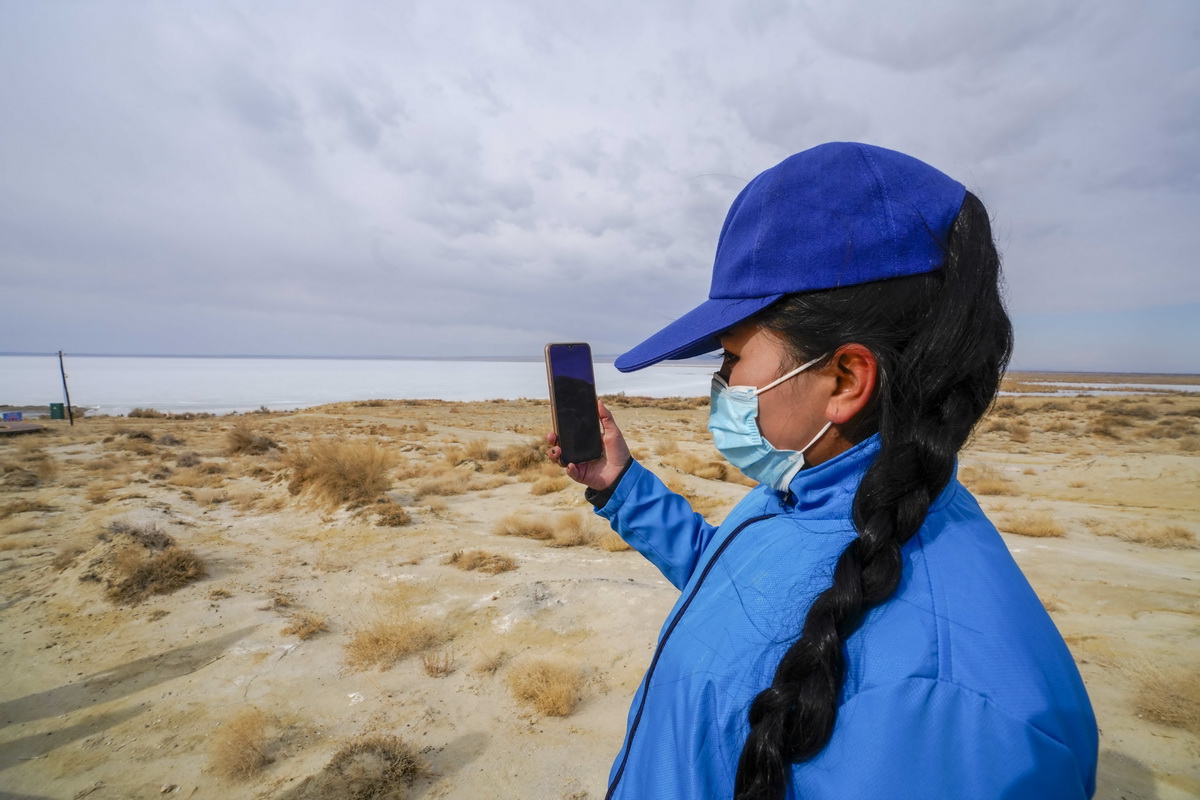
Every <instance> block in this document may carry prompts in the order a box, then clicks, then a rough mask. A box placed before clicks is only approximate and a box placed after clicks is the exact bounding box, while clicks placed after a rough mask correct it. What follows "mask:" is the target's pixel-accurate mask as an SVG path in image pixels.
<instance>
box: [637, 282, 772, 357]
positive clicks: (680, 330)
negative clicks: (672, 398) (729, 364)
mask: <svg viewBox="0 0 1200 800" xmlns="http://www.w3.org/2000/svg"><path fill="white" fill-rule="evenodd" d="M781 297H783V295H782V294H773V295H768V296H766V297H747V298H730V299H709V300H705V301H704V302H703V303H701V304H700V305H699V306H697V307H696V308H693V309H692V310H691V311H689V312H688V313H686V314H684V315H683V316H682V317H680V318H679V319H677V320H675V321H674V322H672V323H671V324H670V325H668V326H667V327H665V328H663V329H662V330H661V331H659V332H658V333H656V334H654V335H653V336H651V337H650V338H649V339H647V340H646V341H644V342H642V343H641V344H639V345H638V346H637V347H635V348H633V349H632V350H630V351H629V352H627V353H624V354H622V355H621V356H619V357H618V358H617V360H616V362H615V363H616V367H617V369H619V370H620V371H621V372H634V371H635V370H639V369H643V368H645V367H648V366H650V365H652V364H657V363H658V362H660V361H665V360H667V359H680V358H693V357H694V356H699V355H704V354H705V353H709V352H712V351H713V350H716V349H717V348H718V347H720V346H721V340H720V339H719V338H718V336H719V334H721V333H722V332H724V331H727V330H729V329H730V328H732V327H733V326H734V325H737V324H738V323H739V322H742V321H743V320H745V319H747V318H749V317H752V316H754V315H755V314H757V313H758V312H759V311H762V310H763V309H764V308H766V307H767V306H769V305H771V304H772V303H774V302H775V301H776V300H778V299H779V298H781Z"/></svg>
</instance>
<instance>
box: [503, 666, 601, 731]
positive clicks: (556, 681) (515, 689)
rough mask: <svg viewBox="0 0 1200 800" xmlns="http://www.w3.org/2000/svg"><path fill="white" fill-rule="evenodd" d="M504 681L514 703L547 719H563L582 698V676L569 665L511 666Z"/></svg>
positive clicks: (577, 668) (577, 669)
mask: <svg viewBox="0 0 1200 800" xmlns="http://www.w3.org/2000/svg"><path fill="white" fill-rule="evenodd" d="M507 682H508V688H509V690H510V691H511V692H512V695H513V697H514V698H515V699H516V700H517V701H518V702H520V703H523V704H525V705H527V706H530V707H531V708H534V709H536V710H537V711H538V712H540V713H542V714H546V715H547V716H551V717H565V716H567V715H568V714H570V713H571V712H572V711H573V710H575V706H576V705H577V704H578V703H579V700H580V697H581V696H582V689H583V673H582V672H581V670H580V669H579V667H577V666H575V665H573V664H567V663H565V662H562V661H554V660H550V659H544V658H543V659H534V660H531V661H527V662H524V663H522V664H518V665H515V666H514V667H513V668H512V669H511V670H510V671H509V673H508V678H507Z"/></svg>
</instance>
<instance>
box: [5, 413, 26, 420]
mask: <svg viewBox="0 0 1200 800" xmlns="http://www.w3.org/2000/svg"><path fill="white" fill-rule="evenodd" d="M21 419H22V417H21V412H20V411H5V412H4V421H5V422H20V421H21Z"/></svg>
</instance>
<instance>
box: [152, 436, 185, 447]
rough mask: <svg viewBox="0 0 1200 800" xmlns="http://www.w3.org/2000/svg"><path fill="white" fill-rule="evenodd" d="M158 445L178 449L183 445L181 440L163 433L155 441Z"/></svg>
mask: <svg viewBox="0 0 1200 800" xmlns="http://www.w3.org/2000/svg"><path fill="white" fill-rule="evenodd" d="M157 441H158V443H159V444H161V445H164V446H166V447H178V446H179V445H181V444H183V439H180V438H179V437H178V436H175V435H173V434H170V433H164V434H162V435H160V436H159V437H158V439H157Z"/></svg>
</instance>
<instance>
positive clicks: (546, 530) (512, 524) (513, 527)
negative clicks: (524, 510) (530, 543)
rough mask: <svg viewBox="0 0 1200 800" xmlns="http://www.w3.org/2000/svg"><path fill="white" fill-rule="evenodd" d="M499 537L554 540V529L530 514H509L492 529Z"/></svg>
mask: <svg viewBox="0 0 1200 800" xmlns="http://www.w3.org/2000/svg"><path fill="white" fill-rule="evenodd" d="M492 533H494V534H496V535H497V536H521V537H523V538H525V539H539V540H542V541H545V540H547V539H553V538H554V529H553V528H552V527H550V524H549V523H548V522H545V521H543V520H540V519H537V518H536V517H533V516H530V515H529V514H520V513H518V514H509V515H508V516H507V517H504V518H503V519H501V520H500V521H499V522H497V523H496V527H495V528H493V529H492Z"/></svg>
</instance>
